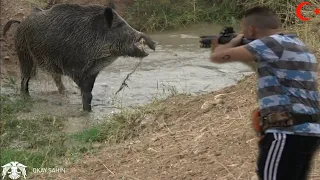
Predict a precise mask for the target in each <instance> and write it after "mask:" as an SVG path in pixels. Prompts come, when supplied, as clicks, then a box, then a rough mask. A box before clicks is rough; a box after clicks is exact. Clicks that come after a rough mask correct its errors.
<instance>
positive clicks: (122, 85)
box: [116, 58, 142, 94]
mask: <svg viewBox="0 0 320 180" xmlns="http://www.w3.org/2000/svg"><path fill="white" fill-rule="evenodd" d="M141 62H142V58H141V59H140V61H139V63H138V64H137V65H136V67H135V68H134V69H133V71H132V72H130V73H129V74H128V75H127V77H126V78H125V79H124V80H123V82H122V84H121V86H120V88H119V90H118V91H117V92H116V94H118V93H119V92H120V91H121V90H122V89H123V88H124V87H125V86H127V87H128V88H129V86H128V84H127V83H126V80H128V79H129V76H130V75H131V74H133V73H134V72H135V71H136V69H137V68H138V67H139V66H140V64H141Z"/></svg>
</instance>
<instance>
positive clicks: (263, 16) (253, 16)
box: [242, 6, 281, 29]
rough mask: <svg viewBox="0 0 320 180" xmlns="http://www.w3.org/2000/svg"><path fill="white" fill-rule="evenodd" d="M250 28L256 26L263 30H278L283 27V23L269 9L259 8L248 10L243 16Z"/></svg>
mask: <svg viewBox="0 0 320 180" xmlns="http://www.w3.org/2000/svg"><path fill="white" fill-rule="evenodd" d="M242 17H243V18H245V20H246V22H247V23H248V25H250V26H256V27H258V28H262V29H278V28H280V27H281V21H280V19H279V17H278V16H277V14H276V13H275V12H274V11H273V10H272V9H270V8H268V7H263V6H257V7H253V8H250V9H248V10H247V11H245V12H244V13H243V15H242Z"/></svg>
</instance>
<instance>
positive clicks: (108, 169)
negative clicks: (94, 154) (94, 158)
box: [102, 163, 114, 175]
mask: <svg viewBox="0 0 320 180" xmlns="http://www.w3.org/2000/svg"><path fill="white" fill-rule="evenodd" d="M102 165H103V166H104V167H105V168H106V169H107V170H108V171H109V172H110V173H111V174H113V175H114V172H112V171H111V170H110V169H109V168H108V167H107V166H106V165H104V164H103V163H102Z"/></svg>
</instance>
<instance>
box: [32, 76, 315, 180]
mask: <svg viewBox="0 0 320 180" xmlns="http://www.w3.org/2000/svg"><path fill="white" fill-rule="evenodd" d="M255 78H256V77H255V76H250V77H248V78H247V79H245V80H244V81H242V82H240V83H239V84H238V85H236V86H231V87H228V88H225V89H222V90H220V91H217V92H214V93H212V94H208V95H203V96H197V97H189V96H177V97H172V98H169V99H167V100H165V101H164V102H162V104H161V105H160V107H159V112H155V113H154V114H156V115H153V114H150V115H147V116H146V120H145V122H147V124H146V126H147V127H146V128H145V130H144V131H143V132H141V135H140V137H137V138H135V139H131V140H128V141H127V142H125V143H121V144H118V145H112V146H109V147H108V145H105V144H101V145H100V147H102V151H100V152H98V153H97V154H95V155H90V156H89V155H88V156H85V157H84V158H83V159H81V160H80V162H79V163H77V164H74V165H71V166H70V167H67V172H66V174H51V175H47V176H45V177H37V178H36V179H38V178H42V179H48V178H49V176H50V177H51V178H53V179H66V180H67V179H68V180H69V179H83V180H89V179H90V180H91V179H92V180H93V179H94V180H96V179H99V180H100V179H104V180H111V179H140V180H158V179H159V180H160V179H208V180H211V179H220V180H222V179H224V180H231V179H232V180H233V179H243V180H247V179H254V178H253V177H254V176H255V172H254V170H255V160H256V156H257V144H256V143H257V139H256V138H255V134H254V132H253V130H252V128H251V121H250V117H251V112H252V110H253V109H254V108H255V107H256V106H257V103H256V94H255ZM219 94H220V95H219ZM205 102H207V103H205ZM208 102H210V103H208ZM212 102H218V104H217V105H212V106H207V105H204V104H214V103H212ZM201 107H203V108H201ZM319 166H320V155H319V154H318V155H317V157H316V159H315V162H314V166H313V169H312V173H311V178H310V179H311V180H319V179H320V169H319Z"/></svg>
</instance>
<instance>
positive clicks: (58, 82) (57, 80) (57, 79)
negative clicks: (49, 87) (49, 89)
mask: <svg viewBox="0 0 320 180" xmlns="http://www.w3.org/2000/svg"><path fill="white" fill-rule="evenodd" d="M52 78H53V80H54V82H55V84H56V86H57V88H58V92H59V94H64V91H65V90H66V88H65V87H64V85H63V83H62V80H61V75H60V74H56V73H52Z"/></svg>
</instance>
